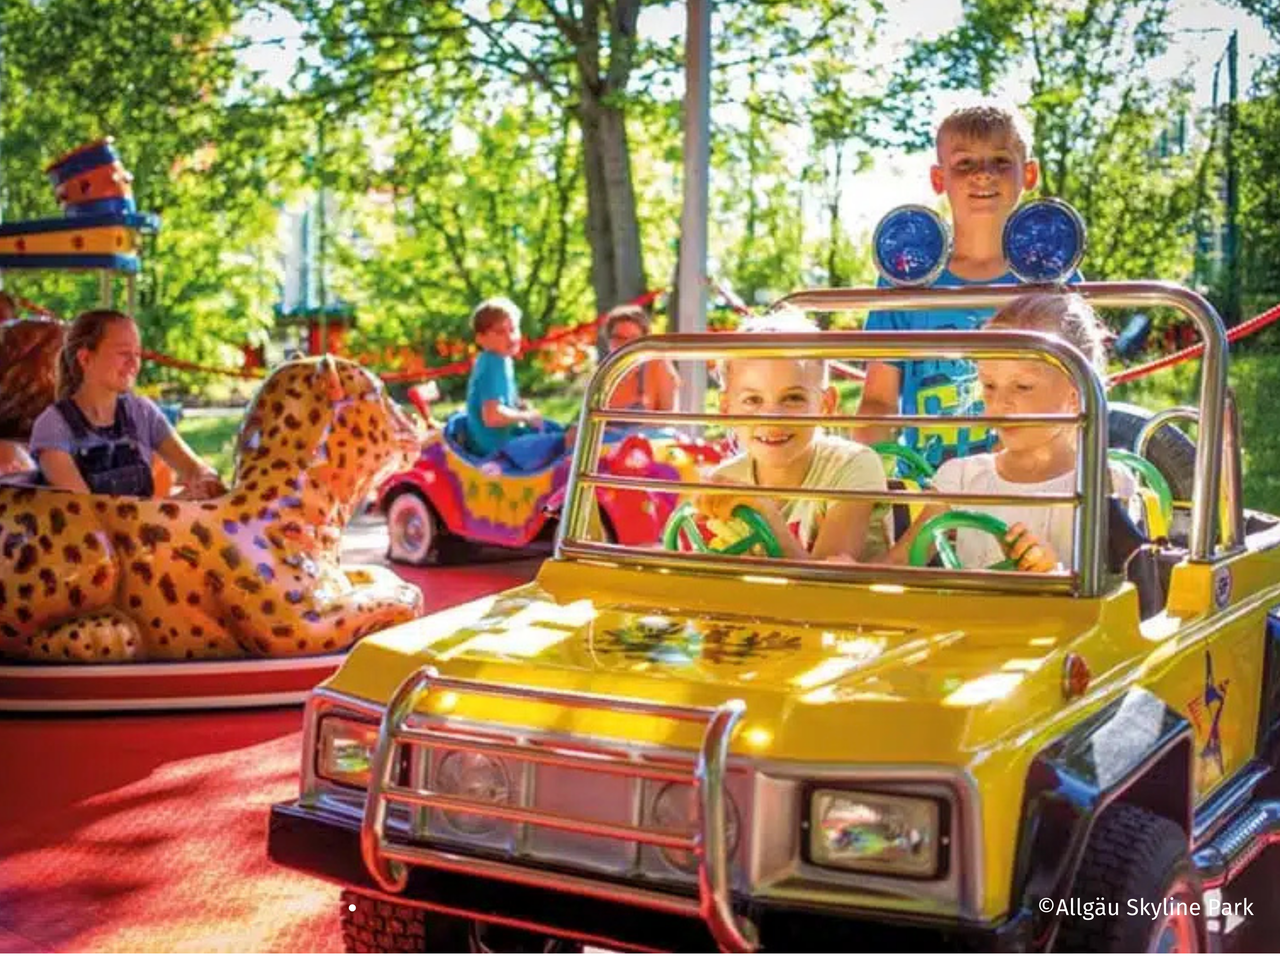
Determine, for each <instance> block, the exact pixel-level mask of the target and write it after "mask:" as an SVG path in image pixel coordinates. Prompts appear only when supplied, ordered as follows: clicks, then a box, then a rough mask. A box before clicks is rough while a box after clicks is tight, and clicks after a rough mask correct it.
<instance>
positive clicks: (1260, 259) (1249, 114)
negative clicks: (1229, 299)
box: [1235, 2, 1280, 344]
mask: <svg viewBox="0 0 1280 960" xmlns="http://www.w3.org/2000/svg"><path fill="white" fill-rule="evenodd" d="M1240 6H1242V7H1245V8H1246V9H1249V10H1250V12H1253V13H1256V14H1258V15H1259V16H1261V17H1262V18H1263V21H1264V22H1265V23H1266V24H1267V25H1268V28H1269V30H1270V31H1271V34H1272V36H1273V37H1277V38H1280V4H1276V3H1274V2H1269V3H1266V2H1254V3H1248V2H1242V3H1240ZM1236 116H1237V123H1236V129H1235V136H1236V144H1235V155H1236V158H1237V161H1238V164H1239V183H1240V209H1239V218H1238V223H1239V231H1240V244H1239V253H1240V286H1241V305H1242V315H1243V316H1244V317H1245V318H1248V317H1250V316H1253V315H1254V314H1256V313H1258V312H1260V311H1262V310H1265V309H1267V308H1269V307H1271V306H1274V305H1275V304H1276V303H1280V172H1278V171H1280V57H1273V58H1272V59H1271V60H1269V61H1268V62H1267V63H1265V64H1263V65H1262V67H1261V68H1260V69H1259V70H1258V71H1257V73H1256V74H1255V75H1254V80H1253V85H1252V89H1251V90H1250V91H1249V96H1248V97H1247V99H1246V100H1245V101H1244V102H1243V103H1241V104H1240V105H1239V106H1238V108H1237V115H1236ZM1266 340H1267V342H1268V343H1269V344H1275V343H1276V342H1280V336H1278V335H1277V334H1276V333H1274V332H1272V333H1270V334H1268V335H1267V338H1266Z"/></svg>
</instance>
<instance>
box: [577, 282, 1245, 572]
mask: <svg viewBox="0 0 1280 960" xmlns="http://www.w3.org/2000/svg"><path fill="white" fill-rule="evenodd" d="M1045 289H1051V290H1054V291H1067V292H1075V293H1079V294H1082V295H1084V296H1086V297H1087V298H1088V299H1089V300H1090V302H1091V303H1093V304H1094V305H1095V306H1100V307H1126V306H1168V307H1173V308H1175V309H1177V310H1179V311H1180V312H1182V313H1183V314H1184V315H1186V316H1188V317H1190V319H1191V320H1192V321H1193V322H1194V323H1195V324H1196V326H1197V327H1198V328H1199V329H1200V332H1201V335H1202V337H1203V338H1204V342H1205V354H1204V364H1203V374H1202V378H1201V390H1200V417H1199V422H1200V440H1201V442H1200V443H1198V444H1197V450H1196V475H1195V483H1194V487H1193V500H1194V503H1193V514H1192V526H1191V538H1190V556H1189V560H1191V561H1192V562H1211V561H1212V560H1213V558H1214V556H1215V537H1214V531H1215V524H1214V514H1215V506H1216V504H1217V502H1218V491H1219V486H1220V482H1219V481H1220V467H1221V462H1220V460H1219V451H1222V450H1223V446H1222V444H1223V442H1224V433H1223V431H1224V419H1225V417H1224V408H1225V402H1226V351H1227V341H1226V333H1225V329H1224V327H1223V325H1222V321H1221V319H1220V318H1219V317H1218V314H1217V313H1216V312H1215V311H1214V309H1213V307H1212V306H1211V305H1210V304H1209V303H1208V302H1207V301H1205V300H1204V298H1202V297H1200V296H1199V295H1197V294H1195V293H1192V292H1191V291H1189V290H1186V289H1184V288H1181V287H1178V286H1174V285H1172V284H1165V283H1155V282H1140V283H1081V284H1076V285H1073V286H1071V287H1065V288H1056V287H1055V288H1045V287H1034V286H1022V287H1012V286H980V287H978V286H975V287H962V288H926V289H913V290H904V289H892V288H887V289H886V288H858V289H839V290H835V289H832V290H806V291H800V292H798V293H794V294H791V295H790V296H788V297H786V298H784V299H783V300H781V301H779V304H778V306H782V305H786V306H790V307H796V308H802V309H809V310H824V311H832V310H847V309H856V308H865V307H876V308H879V309H905V310H911V309H915V310H919V309H924V308H929V307H946V308H965V307H992V306H994V307H1000V306H1003V305H1005V304H1007V303H1009V302H1011V301H1012V300H1015V299H1017V298H1018V297H1020V296H1023V295H1025V294H1027V293H1031V292H1037V291H1040V292H1043V291H1044V290H1045ZM658 357H663V358H666V359H674V360H702V361H706V360H711V359H719V360H724V359H728V358H741V359H748V358H760V357H795V358H808V359H826V360H839V359H847V358H851V357H852V358H857V359H861V360H891V359H913V358H916V359H931V358H938V357H949V358H964V359H970V360H995V359H1039V360H1047V361H1048V362H1051V363H1053V364H1055V365H1056V366H1058V367H1059V368H1060V369H1062V370H1063V371H1064V372H1065V373H1066V374H1067V376H1069V377H1070V378H1071V379H1072V381H1073V383H1074V384H1075V386H1076V389H1077V390H1078V392H1079V395H1080V398H1081V413H1080V416H1078V417H1077V416H1074V415H1063V414H1057V415H1042V416H1035V417H1029V416H1015V417H985V416H980V417H948V416H938V415H912V416H904V415H883V416H831V417H778V416H774V417H761V416H726V415H724V414H718V413H675V412H661V413H651V412H643V411H632V410H615V409H610V408H608V407H606V406H605V402H606V401H607V399H608V398H609V397H610V396H611V395H612V393H613V391H614V389H615V387H616V386H617V385H618V383H619V382H620V380H621V379H622V377H623V376H625V375H626V373H627V372H628V371H629V370H631V369H632V368H634V367H635V366H636V365H638V364H641V363H644V362H647V361H650V360H653V359H655V358H658ZM1106 410H1107V406H1106V395H1105V390H1104V388H1103V385H1102V381H1101V380H1100V379H1099V376H1098V373H1097V371H1095V370H1094V369H1093V367H1092V366H1091V365H1090V363H1089V362H1088V361H1087V360H1086V359H1085V357H1084V356H1083V355H1082V354H1081V353H1080V352H1079V351H1078V350H1076V349H1075V348H1074V347H1072V346H1071V345H1070V344H1068V343H1066V342H1065V341H1063V340H1061V339H1059V338H1057V337H1052V336H1047V335H1045V334H1040V333H1030V332H1024V331H1003V330H1001V331H936V332H906V333H899V332H872V333H867V332H858V333H843V332H841V333H805V334H772V333H770V334H764V333H762V334H752V335H751V336H750V337H742V338H734V337H732V336H726V335H724V334H678V335H670V336H663V337H644V338H641V339H639V340H635V341H632V342H631V343H630V344H627V345H626V346H624V347H622V348H621V349H619V350H618V351H616V352H615V353H613V354H611V355H610V356H609V357H608V358H607V359H606V360H605V361H604V362H603V363H602V364H601V365H600V367H599V369H597V370H596V372H595V374H594V376H593V377H592V378H591V381H590V383H589V384H588V387H587V392H586V396H585V398H584V401H583V406H582V414H581V417H580V425H579V436H578V442H577V448H576V450H575V452H574V457H573V463H572V465H571V468H570V475H569V483H568V487H567V490H568V495H567V499H566V504H565V513H564V521H563V523H562V524H561V526H560V529H559V531H558V533H557V536H556V545H555V556H556V558H557V559H579V560H587V561H598V562H606V563H614V564H616V563H618V562H619V561H626V562H628V563H635V564H637V565H640V566H643V567H652V568H655V569H676V568H693V569H697V568H703V569H705V568H706V567H707V564H706V561H705V560H703V559H701V558H696V557H685V556H672V555H670V554H655V553H653V552H652V551H647V550H644V549H640V548H634V547H621V546H602V545H600V544H596V543H593V542H591V541H589V540H586V539H584V535H585V533H586V531H587V529H588V526H587V525H588V522H589V517H590V514H591V512H592V511H591V508H592V506H593V505H594V502H595V496H594V491H595V489H596V488H598V487H612V488H617V489H623V488H628V487H634V488H642V489H647V490H660V491H664V492H674V493H683V494H686V495H687V494H692V493H698V492H711V491H719V492H724V489H725V488H724V487H723V486H717V485H714V484H707V483H689V482H676V481H658V480H651V479H644V480H636V479H629V478H623V477H615V476H612V475H608V474H602V473H599V472H598V471H597V468H598V463H599V453H600V447H601V441H602V439H603V436H604V428H605V424H606V422H613V423H619V422H625V423H632V424H637V425H643V424H649V425H654V426H671V425H680V424H688V425H691V426H701V425H704V424H713V423H714V424H717V425H720V426H745V425H751V424H762V425H763V424H802V423H803V424H810V423H812V424H814V425H826V426H838V427H851V426H864V425H873V424H878V425H885V426H936V425H944V424H945V425H949V426H952V427H958V426H969V425H979V424H983V425H994V426H1001V425H1006V424H1014V423H1017V424H1022V425H1026V426H1046V425H1050V424H1055V423H1072V424H1077V425H1078V429H1079V431H1080V435H1081V439H1080V443H1079V448H1078V459H1077V474H1076V490H1075V493H1074V495H1057V494H1028V495H1022V496H1013V495H1009V496H993V495H989V494H988V495H981V494H948V495H947V497H946V499H947V501H948V502H949V503H953V504H962V505H975V506H982V505H992V504H1004V505H1008V504H1021V503H1026V504H1031V503H1038V504H1066V503H1069V504H1073V505H1074V506H1075V507H1076V509H1075V511H1074V528H1073V529H1074V547H1073V556H1072V569H1073V571H1074V575H1073V576H1065V575H1063V574H1026V573H1015V572H993V571H985V570H983V571H946V572H944V571H937V570H928V571H925V570H918V569H911V568H905V567H893V568H888V567H884V566H880V565H869V564H864V565H860V566H855V567H840V566H836V565H832V564H826V563H821V562H815V561H807V560H804V561H802V560H773V561H771V562H770V565H769V570H770V572H772V571H775V570H776V571H777V573H778V574H781V575H785V574H787V573H791V572H795V573H802V574H803V575H805V576H806V577H809V578H811V579H826V580H839V581H849V580H866V579H871V578H874V579H877V580H882V579H884V578H885V577H886V575H888V576H890V577H891V578H892V579H893V580H895V581H898V582H901V583H918V584H921V585H931V586H935V587H937V586H975V585H981V584H986V585H994V584H999V585H1000V586H1001V588H1002V589H1006V590H1010V591H1017V592H1024V591H1025V592H1045V591H1052V592H1068V593H1077V594H1079V595H1081V596H1086V597H1093V596H1098V595H1099V594H1100V593H1101V592H1102V590H1103V586H1104V580H1105V575H1106V570H1105V567H1104V564H1105V554H1106V551H1105V549H1104V547H1105V538H1106V528H1105V524H1106V509H1105V505H1106V491H1107V483H1106V470H1107V454H1106V450H1107V429H1106V423H1107V421H1106ZM1232 434H1233V436H1232V437H1231V438H1230V439H1231V441H1232V446H1233V451H1227V453H1228V457H1231V456H1234V457H1236V458H1237V462H1238V456H1239V448H1238V440H1237V435H1236V434H1235V432H1234V431H1232ZM1232 474H1233V476H1235V477H1237V478H1238V476H1239V471H1238V469H1236V470H1233V471H1232ZM753 489H754V490H755V492H756V493H758V494H759V495H762V496H772V497H779V498H791V499H798V498H805V497H813V496H815V495H820V496H821V497H822V498H824V499H832V500H864V501H865V500H886V499H888V500H892V501H893V502H895V503H910V502H916V501H922V502H936V501H937V499H938V497H937V495H936V494H932V493H929V492H925V491H921V492H900V491H893V492H892V494H891V495H890V496H888V497H886V496H885V494H884V493H882V492H880V491H867V490H862V491H853V490H813V489H809V490H804V491H798V490H787V489H775V488H770V487H756V488H753ZM588 494H590V495H588ZM1227 496H1228V501H1229V502H1228V503H1227V504H1226V508H1227V509H1226V510H1225V511H1224V512H1225V514H1226V519H1225V522H1224V529H1223V534H1224V538H1223V539H1224V542H1225V544H1226V545H1227V547H1228V548H1229V549H1234V548H1236V547H1237V546H1238V545H1239V537H1240V531H1241V530H1242V529H1243V519H1242V512H1241V504H1240V500H1239V485H1238V482H1233V483H1231V484H1228V490H1227ZM715 569H717V570H721V571H724V572H727V573H737V574H741V575H744V576H756V577H758V576H760V575H761V573H762V570H761V566H760V564H759V563H758V562H753V561H751V560H749V559H747V560H743V559H738V558H729V557H717V558H716V561H715ZM868 575H871V576H870V577H869V576H868Z"/></svg>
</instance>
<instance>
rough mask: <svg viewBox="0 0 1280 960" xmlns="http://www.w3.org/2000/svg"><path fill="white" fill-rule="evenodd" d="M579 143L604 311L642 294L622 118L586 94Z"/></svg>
mask: <svg viewBox="0 0 1280 960" xmlns="http://www.w3.org/2000/svg"><path fill="white" fill-rule="evenodd" d="M582 139H583V147H584V152H585V160H586V170H587V211H588V215H587V234H588V241H589V242H590V244H591V254H592V265H591V282H592V286H593V287H594V288H595V293H596V303H597V306H598V307H599V308H600V310H601V311H604V310H608V309H609V308H610V307H613V306H615V305H617V304H618V303H621V302H623V301H626V300H631V299H633V298H635V297H638V296H640V295H641V294H642V293H644V292H645V276H644V259H643V255H642V252H641V247H640V222H639V220H638V219H637V217H636V195H635V189H634V187H633V186H632V182H631V148H630V144H629V143H628V142H627V130H626V118H625V116H624V115H623V113H622V111H621V110H620V109H618V108H617V107H612V106H607V105H605V104H602V103H600V101H599V100H597V99H596V98H595V96H594V95H593V94H591V93H590V92H589V91H584V96H583V109H582Z"/></svg>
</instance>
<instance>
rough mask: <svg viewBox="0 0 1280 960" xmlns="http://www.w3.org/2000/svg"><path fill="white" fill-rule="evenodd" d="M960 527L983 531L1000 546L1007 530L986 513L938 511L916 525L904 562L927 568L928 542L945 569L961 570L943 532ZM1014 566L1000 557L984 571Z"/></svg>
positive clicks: (1006, 568) (1009, 568)
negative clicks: (916, 531)
mask: <svg viewBox="0 0 1280 960" xmlns="http://www.w3.org/2000/svg"><path fill="white" fill-rule="evenodd" d="M961 529H964V530H981V531H982V532H983V533H989V534H991V535H992V536H993V537H995V538H996V539H997V540H999V541H1000V545H1001V546H1002V547H1003V546H1004V537H1005V534H1007V533H1008V532H1009V525H1008V524H1007V523H1005V522H1004V521H1003V520H997V519H996V518H995V517H993V516H991V515H990V514H986V513H972V512H970V511H968V510H948V511H947V512H946V513H940V514H938V515H937V516H936V517H934V518H933V519H932V520H929V521H928V522H926V523H925V525H924V526H922V527H921V528H920V532H919V533H917V534H916V538H915V540H913V541H912V543H911V553H910V555H909V557H908V559H907V562H908V563H910V564H911V566H913V567H927V566H928V565H929V544H931V543H932V544H933V545H934V547H935V548H937V551H938V556H939V558H941V560H942V565H943V566H944V567H946V568H947V569H948V570H959V569H961V566H962V564H961V563H960V558H959V557H958V556H957V555H956V549H955V547H953V546H952V545H951V540H950V539H949V538H948V537H947V535H946V534H947V532H948V531H950V530H961ZM1017 568H1018V565H1017V563H1016V562H1014V561H1013V560H1009V559H1005V560H1001V561H1000V562H999V563H993V564H992V565H991V566H989V567H987V569H988V570H1016V569H1017Z"/></svg>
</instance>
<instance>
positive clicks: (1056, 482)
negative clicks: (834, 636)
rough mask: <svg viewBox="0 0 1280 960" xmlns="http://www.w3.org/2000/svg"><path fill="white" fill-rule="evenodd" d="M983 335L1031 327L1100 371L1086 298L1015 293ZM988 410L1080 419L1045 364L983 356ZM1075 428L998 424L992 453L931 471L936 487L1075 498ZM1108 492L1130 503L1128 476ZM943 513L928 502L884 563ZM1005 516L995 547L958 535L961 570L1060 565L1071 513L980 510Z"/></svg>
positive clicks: (1067, 384) (974, 534)
mask: <svg viewBox="0 0 1280 960" xmlns="http://www.w3.org/2000/svg"><path fill="white" fill-rule="evenodd" d="M987 327H988V328H989V329H1006V330H1034V331H1040V332H1044V333H1052V334H1057V335H1058V336H1060V337H1062V339H1064V340H1066V341H1067V342H1068V343H1070V344H1072V345H1073V346H1075V347H1076V348H1077V349H1079V350H1080V352H1081V353H1083V354H1084V355H1085V356H1086V357H1088V358H1089V359H1090V360H1091V361H1093V363H1094V365H1095V366H1096V367H1097V368H1098V369H1099V370H1102V369H1103V368H1104V366H1105V363H1106V354H1105V351H1104V348H1103V327H1102V324H1101V322H1100V321H1099V320H1098V317H1097V315H1096V314H1094V312H1093V308H1092V307H1090V306H1089V304H1088V303H1086V302H1085V300H1084V299H1083V298H1082V297H1080V296H1078V295H1076V294H1049V293H1034V294H1029V295H1028V296H1025V297H1019V298H1018V299H1017V300H1015V301H1013V302H1012V303H1010V304H1009V305H1008V306H1007V307H1005V308H1004V309H1003V310H1001V311H1000V312H999V313H997V314H996V315H995V316H994V317H992V318H991V320H990V322H989V323H988V324H987ZM978 376H979V379H980V381H981V384H982V396H983V402H984V404H985V406H986V412H987V413H989V414H990V415H991V416H993V417H1005V416H1017V415H1023V416H1030V415H1039V414H1056V413H1079V412H1080V397H1079V395H1078V393H1077V392H1076V389H1075V386H1074V385H1073V383H1072V382H1071V379H1070V378H1069V377H1068V376H1067V375H1066V374H1065V373H1063V372H1062V371H1061V370H1059V369H1057V368H1056V367H1054V366H1053V365H1051V364H1049V363H1047V362H1045V361H1042V360H987V361H982V362H980V363H979V364H978ZM1077 430H1078V428H1077V426H1076V425H1075V424H1070V423H1063V424H1054V425H1052V426H1045V427H1002V428H1001V429H1000V431H999V433H1000V446H999V449H998V452H996V453H984V454H979V455H977V456H973V457H963V458H959V459H955V460H949V461H947V462H946V463H944V464H943V465H942V466H941V467H939V468H938V472H937V475H936V476H935V477H934V486H935V488H936V489H937V490H938V492H939V493H942V494H945V493H947V492H948V491H953V492H963V493H991V494H1011V495H1021V494H1034V493H1062V494H1070V493H1074V492H1075V489H1076V439H1077ZM1111 483H1112V491H1111V492H1112V493H1113V494H1114V495H1116V496H1119V497H1122V498H1127V497H1129V496H1130V495H1131V494H1132V493H1133V488H1134V481H1133V477H1132V476H1131V475H1130V474H1129V473H1128V471H1126V470H1123V469H1113V470H1112V474H1111ZM946 509H948V508H947V507H946V506H944V505H931V506H929V507H927V508H926V509H925V510H923V511H922V512H921V515H920V517H919V518H917V520H916V522H915V523H914V524H912V526H911V529H910V530H908V531H907V534H906V536H904V537H903V538H902V539H901V540H900V541H899V542H898V543H897V544H896V545H895V546H894V547H893V549H892V550H891V551H890V552H889V554H888V556H887V558H886V559H888V560H889V562H891V563H905V562H906V558H907V555H908V552H909V550H910V547H911V544H912V542H913V541H914V539H915V534H916V532H917V531H918V530H919V529H920V527H921V526H923V525H924V523H925V522H926V521H927V520H929V519H930V518H932V517H935V516H937V515H938V514H939V513H941V512H943V511H944V510H946ZM980 509H981V511H982V512H984V513H989V514H991V515H992V516H994V517H997V518H999V519H1000V520H1003V521H1004V522H1005V523H1007V524H1008V525H1009V532H1008V534H1007V535H1006V537H1005V540H1004V543H1003V544H1001V543H1000V542H998V541H997V540H996V539H995V538H994V537H992V536H991V535H990V534H987V533H983V532H982V531H978V530H968V529H961V530H957V531H956V553H957V554H958V555H959V557H960V560H961V562H962V564H963V566H964V567H965V568H966V569H974V568H981V567H988V566H991V565H992V564H994V563H997V562H999V561H1001V560H1003V559H1005V558H1006V557H1008V558H1010V559H1012V560H1014V561H1016V563H1017V565H1018V569H1019V570H1025V571H1033V572H1046V571H1051V570H1055V569H1058V568H1059V566H1060V564H1061V561H1062V560H1063V559H1064V558H1065V559H1066V560H1068V561H1069V560H1070V557H1071V552H1072V532H1073V531H1072V510H1073V508H1072V507H1071V506H1070V505H1069V504H1061V505H1053V506H1042V507H1040V506H1031V505H1024V506H991V507H982V508H980Z"/></svg>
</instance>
